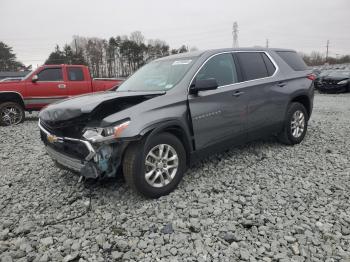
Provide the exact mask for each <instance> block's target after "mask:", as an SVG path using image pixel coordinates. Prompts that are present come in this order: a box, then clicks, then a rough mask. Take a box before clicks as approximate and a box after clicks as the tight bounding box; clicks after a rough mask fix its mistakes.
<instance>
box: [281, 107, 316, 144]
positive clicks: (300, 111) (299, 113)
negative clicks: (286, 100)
mask: <svg viewBox="0 0 350 262" xmlns="http://www.w3.org/2000/svg"><path fill="white" fill-rule="evenodd" d="M296 119H298V121H295V120H296ZM308 119H309V116H308V113H307V111H306V109H305V107H304V106H303V105H302V104H301V103H298V102H293V103H291V104H290V105H289V107H288V110H287V113H286V119H285V123H284V126H283V130H282V132H281V133H280V134H279V135H278V139H279V141H280V142H281V143H283V144H286V145H295V144H299V143H300V142H301V141H303V139H304V137H305V134H306V131H307V125H308ZM302 120H303V121H302ZM293 122H294V124H293ZM298 128H299V129H298ZM301 129H302V130H301Z"/></svg>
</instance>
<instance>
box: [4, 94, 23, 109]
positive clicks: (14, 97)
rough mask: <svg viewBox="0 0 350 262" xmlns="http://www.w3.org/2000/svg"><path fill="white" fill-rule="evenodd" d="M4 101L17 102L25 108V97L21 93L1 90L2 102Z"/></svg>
mask: <svg viewBox="0 0 350 262" xmlns="http://www.w3.org/2000/svg"><path fill="white" fill-rule="evenodd" d="M4 102H15V103H18V104H19V105H21V106H22V107H23V109H24V108H25V105H24V100H23V97H22V95H21V94H20V93H17V92H13V91H5V92H0V104H1V103H4Z"/></svg>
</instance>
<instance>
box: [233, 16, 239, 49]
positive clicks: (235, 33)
mask: <svg viewBox="0 0 350 262" xmlns="http://www.w3.org/2000/svg"><path fill="white" fill-rule="evenodd" d="M232 37H233V42H232V47H233V48H237V47H238V24H237V22H234V23H233V27H232Z"/></svg>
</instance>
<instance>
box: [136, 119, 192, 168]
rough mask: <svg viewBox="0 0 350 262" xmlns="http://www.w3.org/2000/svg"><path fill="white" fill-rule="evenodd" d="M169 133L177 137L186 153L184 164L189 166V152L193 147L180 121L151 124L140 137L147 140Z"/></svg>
mask: <svg viewBox="0 0 350 262" xmlns="http://www.w3.org/2000/svg"><path fill="white" fill-rule="evenodd" d="M165 132H166V133H170V134H172V135H174V136H175V137H177V138H178V139H179V140H180V141H181V143H182V144H183V146H184V148H185V152H186V164H187V166H189V164H190V157H191V152H192V151H193V145H192V143H191V136H190V134H189V132H188V131H186V128H185V127H184V126H183V124H182V123H181V122H180V121H176V120H170V121H164V122H160V123H157V124H153V125H151V126H149V127H147V128H145V129H144V130H143V131H142V132H141V133H140V135H141V136H142V137H147V139H148V138H149V137H151V136H154V135H156V134H159V133H165Z"/></svg>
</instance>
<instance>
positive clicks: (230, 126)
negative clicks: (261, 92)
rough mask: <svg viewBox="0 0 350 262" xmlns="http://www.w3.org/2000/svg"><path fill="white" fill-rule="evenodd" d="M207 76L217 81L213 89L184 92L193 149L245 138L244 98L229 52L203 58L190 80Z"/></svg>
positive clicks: (245, 105) (206, 77)
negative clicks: (189, 116) (190, 125)
mask: <svg viewBox="0 0 350 262" xmlns="http://www.w3.org/2000/svg"><path fill="white" fill-rule="evenodd" d="M209 78H215V79H216V80H217V82H218V84H219V87H218V88H217V89H216V90H210V91H202V92H199V93H198V94H189V95H188V101H189V108H190V113H191V118H192V125H193V132H194V136H195V145H196V149H197V150H199V149H202V148H205V147H208V146H210V145H213V144H216V143H218V142H222V141H225V140H227V139H234V138H236V139H238V140H239V139H242V138H244V137H245V122H246V107H247V101H246V100H245V97H244V95H241V93H242V90H240V88H238V87H236V85H235V84H236V83H237V82H239V75H238V74H237V71H236V65H235V63H234V60H233V56H232V54H231V53H222V54H217V55H215V56H213V57H211V58H210V59H209V60H207V61H206V62H205V63H204V65H203V66H202V68H201V69H200V70H199V71H198V72H197V74H196V75H195V77H194V81H196V80H197V79H209Z"/></svg>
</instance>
